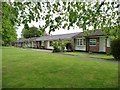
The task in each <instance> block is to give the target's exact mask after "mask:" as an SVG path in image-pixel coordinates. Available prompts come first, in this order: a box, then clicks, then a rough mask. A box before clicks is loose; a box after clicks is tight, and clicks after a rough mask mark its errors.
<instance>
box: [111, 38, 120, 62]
mask: <svg viewBox="0 0 120 90" xmlns="http://www.w3.org/2000/svg"><path fill="white" fill-rule="evenodd" d="M111 53H112V55H113V56H114V58H115V59H116V60H120V39H114V40H113V41H112V42H111Z"/></svg>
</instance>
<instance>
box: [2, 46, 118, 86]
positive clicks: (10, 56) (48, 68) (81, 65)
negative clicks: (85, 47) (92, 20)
mask: <svg viewBox="0 0 120 90" xmlns="http://www.w3.org/2000/svg"><path fill="white" fill-rule="evenodd" d="M2 63H3V64H2V67H3V68H2V69H3V77H2V79H3V88H28V87H29V88H42V87H45V88H91V87H92V88H115V87H117V86H118V64H117V63H115V62H105V61H102V60H100V61H99V60H84V59H82V58H75V57H72V56H65V55H61V54H54V53H45V52H36V51H32V50H30V49H29V50H25V49H19V48H13V47H8V48H7V47H3V58H2Z"/></svg>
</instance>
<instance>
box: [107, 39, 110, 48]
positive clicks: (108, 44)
mask: <svg viewBox="0 0 120 90" xmlns="http://www.w3.org/2000/svg"><path fill="white" fill-rule="evenodd" d="M107 47H110V38H107Z"/></svg>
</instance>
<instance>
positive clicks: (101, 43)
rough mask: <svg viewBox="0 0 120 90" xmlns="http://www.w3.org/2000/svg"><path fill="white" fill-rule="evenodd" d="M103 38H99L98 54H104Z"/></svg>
mask: <svg viewBox="0 0 120 90" xmlns="http://www.w3.org/2000/svg"><path fill="white" fill-rule="evenodd" d="M105 49H106V48H105V37H99V52H105V51H106V50H105Z"/></svg>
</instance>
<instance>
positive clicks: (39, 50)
mask: <svg viewBox="0 0 120 90" xmlns="http://www.w3.org/2000/svg"><path fill="white" fill-rule="evenodd" d="M31 50H33V51H38V52H47V53H52V50H45V49H31ZM52 54H53V53H52ZM54 54H57V55H62V56H69V57H75V58H83V59H84V60H97V61H105V62H113V63H120V62H118V61H113V60H105V59H100V58H92V57H85V56H77V55H70V54H64V53H54Z"/></svg>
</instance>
